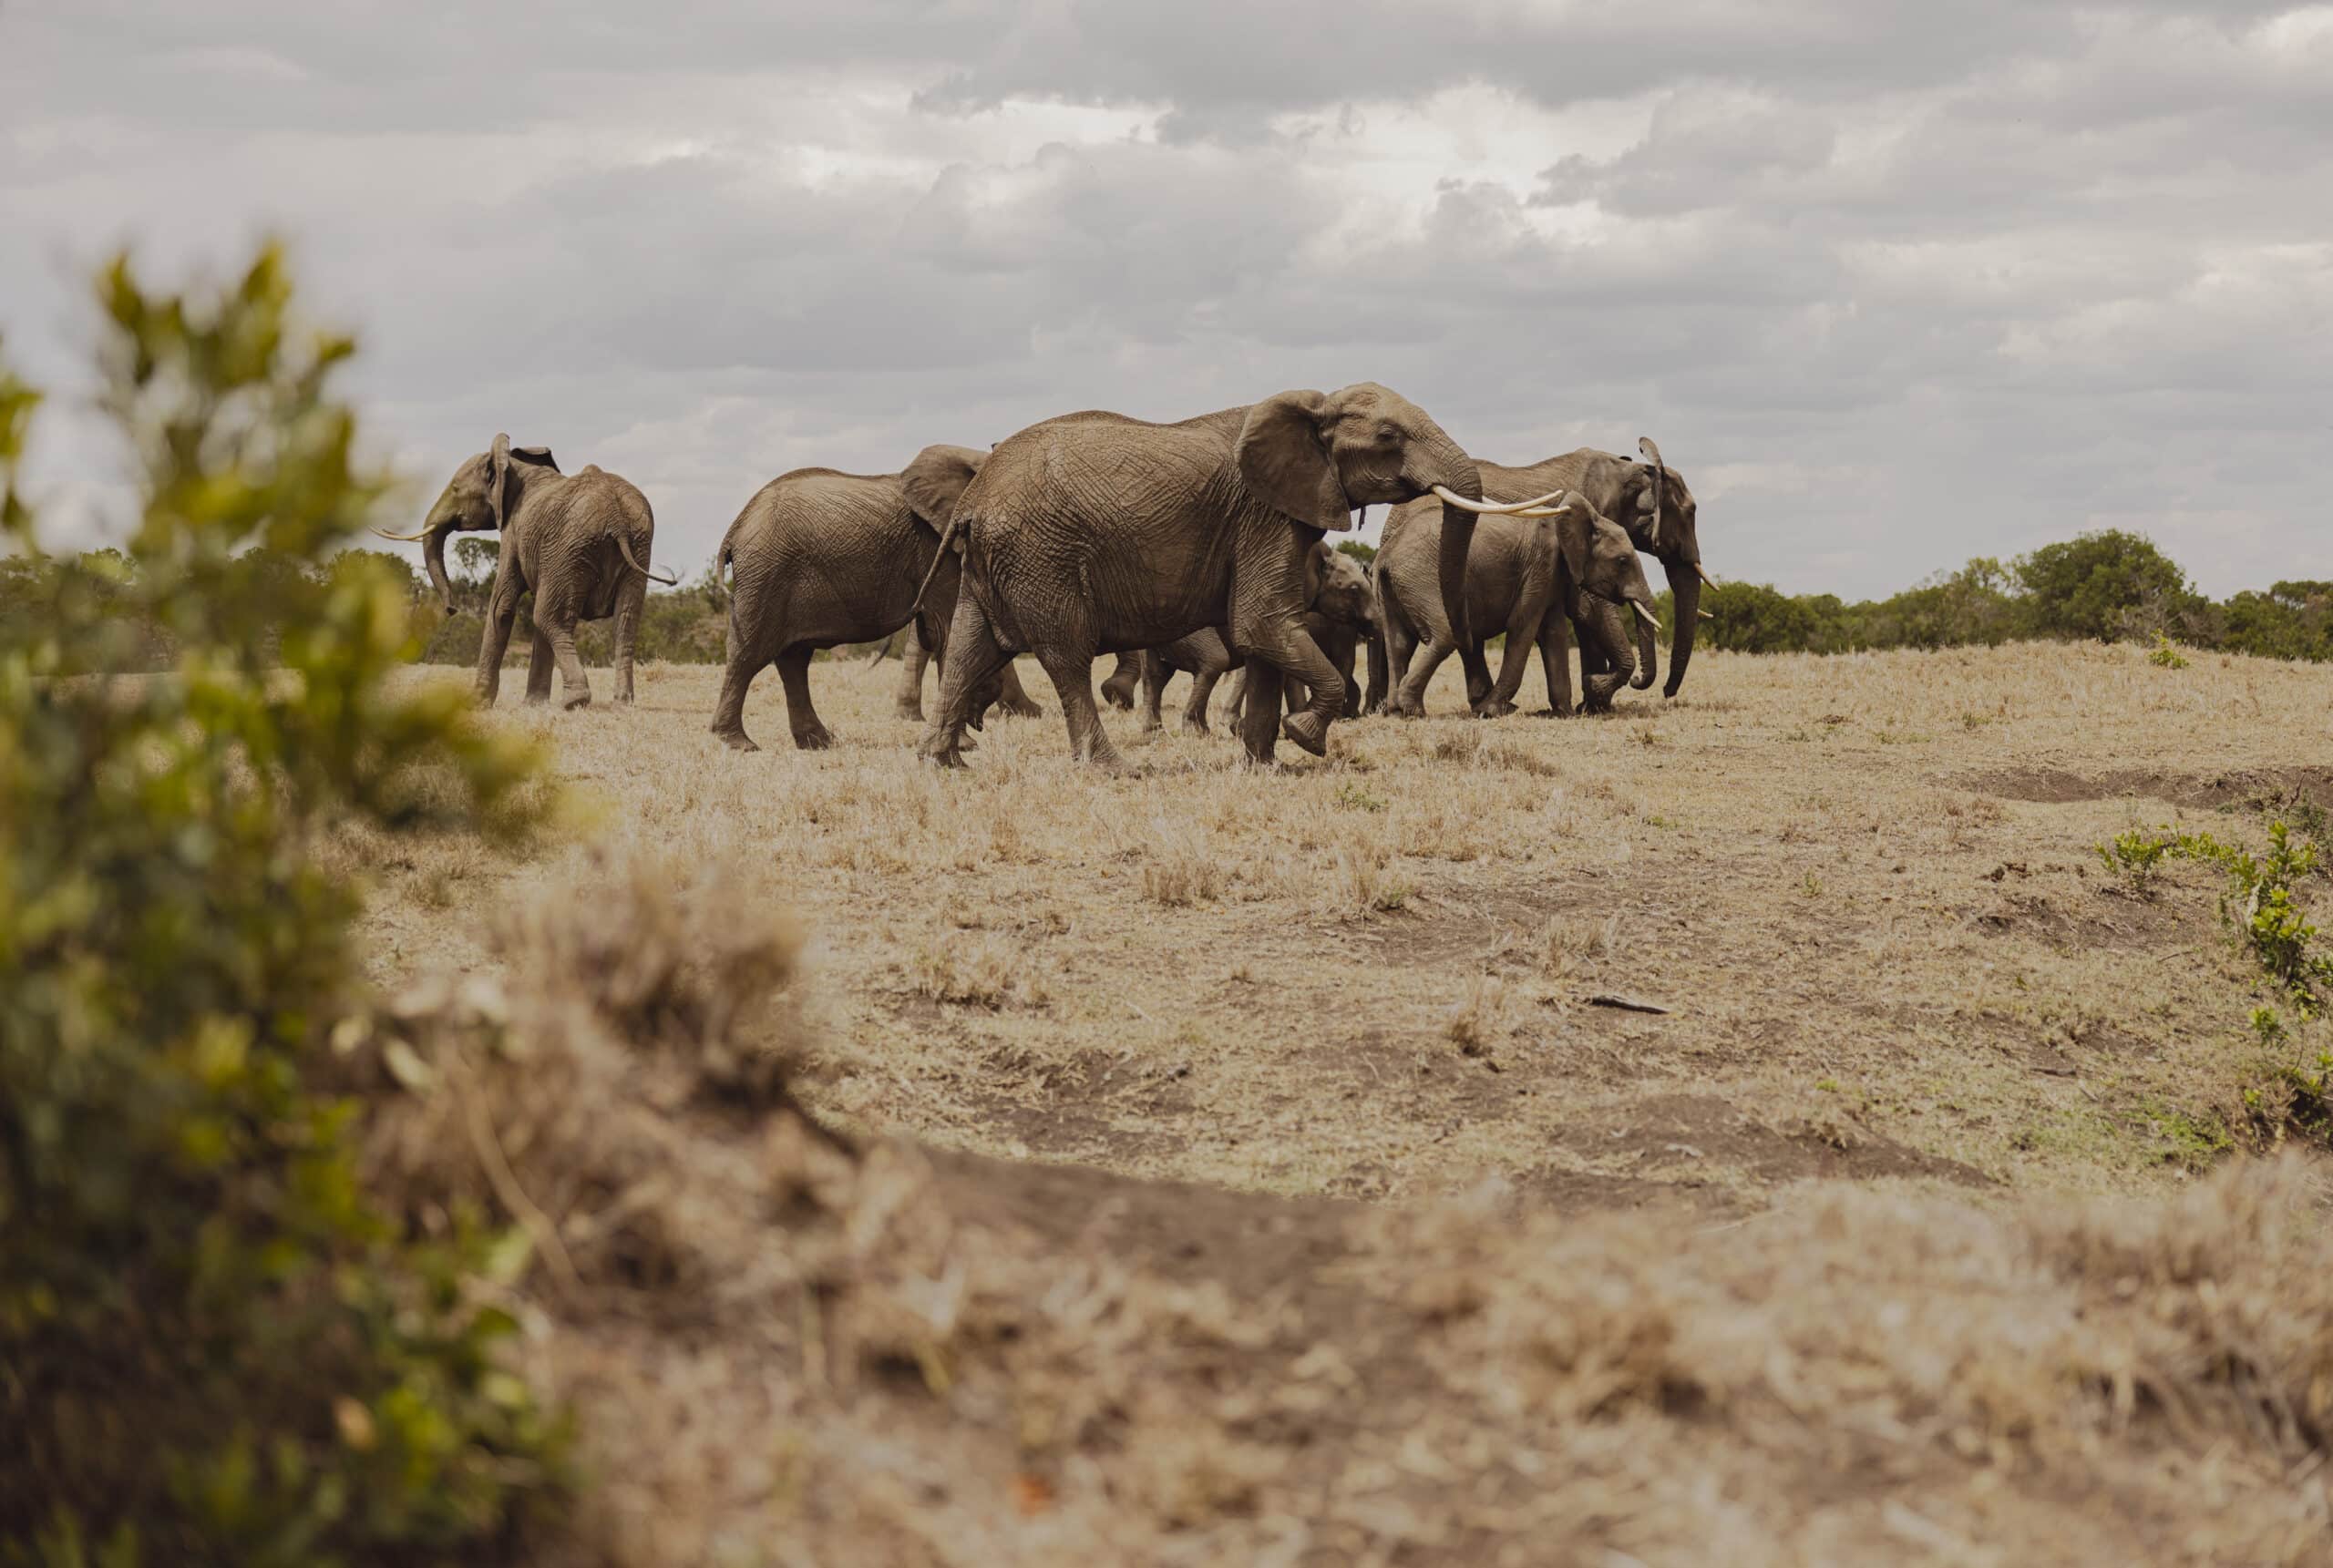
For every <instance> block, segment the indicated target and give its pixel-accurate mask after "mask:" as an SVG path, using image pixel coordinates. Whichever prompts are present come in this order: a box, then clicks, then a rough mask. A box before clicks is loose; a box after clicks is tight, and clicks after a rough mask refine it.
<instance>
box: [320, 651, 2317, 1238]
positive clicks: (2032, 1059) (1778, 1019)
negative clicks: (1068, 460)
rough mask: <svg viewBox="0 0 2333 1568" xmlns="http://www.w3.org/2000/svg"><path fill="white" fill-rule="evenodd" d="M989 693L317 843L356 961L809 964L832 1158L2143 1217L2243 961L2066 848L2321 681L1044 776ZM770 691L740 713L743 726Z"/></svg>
mask: <svg viewBox="0 0 2333 1568" xmlns="http://www.w3.org/2000/svg"><path fill="white" fill-rule="evenodd" d="M1023 674H1024V678H1026V679H1029V680H1030V682H1031V690H1032V691H1033V692H1038V693H1039V694H1040V696H1041V698H1042V699H1043V700H1045V702H1046V706H1047V708H1048V710H1049V711H1048V713H1047V716H1046V717H1044V718H1043V719H1041V720H1035V721H1027V722H1019V721H1012V720H1000V721H996V722H992V723H991V724H990V725H989V727H988V729H987V731H986V732H985V733H984V734H982V736H981V737H980V741H981V749H980V750H979V751H977V752H976V753H973V754H972V756H971V770H970V771H969V772H967V773H963V774H938V773H935V772H933V771H931V770H930V769H927V768H925V767H922V766H920V764H918V763H917V762H916V760H915V759H914V758H913V757H912V756H911V755H910V743H911V741H912V739H913V737H914V734H915V733H916V732H915V727H914V726H913V725H912V724H910V723H904V722H902V721H900V720H898V719H896V718H894V717H892V716H891V715H890V712H889V704H890V693H891V683H892V682H893V680H894V678H895V676H894V671H892V670H891V668H890V667H889V666H884V667H879V668H878V669H874V670H867V669H864V668H861V667H859V666H858V665H856V664H854V663H848V662H842V661H837V662H832V663H823V664H821V665H819V666H818V667H817V670H816V671H815V675H814V680H815V683H816V686H817V692H818V700H819V702H820V704H821V711H822V712H824V713H825V714H826V715H827V721H828V723H829V724H830V725H831V727H832V728H833V729H834V731H835V733H836V735H837V737H838V745H837V747H836V748H835V749H834V750H832V751H828V752H822V753H797V752H794V751H790V750H784V749H778V748H773V749H771V750H768V751H766V752H764V753H759V754H757V755H751V756H739V755H735V754H732V753H728V752H727V751H725V749H724V748H722V747H721V746H720V745H719V743H717V742H715V741H714V738H713V737H712V736H711V735H709V734H708V733H705V731H704V724H705V722H706V716H707V714H708V713H709V712H710V711H711V703H712V699H713V693H714V684H715V682H716V681H717V679H718V671H714V670H709V669H697V668H689V667H650V668H647V669H644V670H643V671H642V676H641V686H640V705H639V706H638V707H637V708H636V709H634V710H632V711H630V712H623V711H618V710H614V709H609V708H595V709H592V710H591V711H588V712H581V713H576V714H565V713H557V712H541V711H522V710H516V709H509V708H506V709H505V710H503V712H504V713H505V715H506V717H505V720H504V722H507V723H512V724H518V725H523V726H526V727H528V728H529V729H531V730H536V731H540V733H543V734H544V735H545V736H546V737H547V738H548V739H550V741H551V742H552V743H553V744H554V746H555V748H556V751H557V754H558V757H559V759H560V768H561V770H562V771H563V773H564V774H566V776H567V777H568V778H569V779H570V781H572V783H573V784H574V785H575V793H576V795H577V797H578V798H579V800H580V801H581V815H582V821H581V825H579V827H578V828H577V830H576V834H575V841H574V843H573V844H572V845H571V846H570V847H566V848H562V849H560V850H557V851H555V852H553V853H550V854H548V855H546V856H543V857H542V858H540V860H538V861H535V862H532V863H527V864H513V863H505V862H501V861H498V860H496V859H495V858H494V857H492V856H488V855H485V854H483V853H482V852H480V851H478V849H476V848H475V846H472V845H468V844H466V843H464V842H460V841H447V842H446V843H444V844H442V845H437V846H436V847H435V848H434V849H427V848H426V849H424V850H422V851H419V852H407V853H408V854H409V858H408V859H407V860H406V861H405V862H402V863H395V864H373V863H371V861H370V857H369V852H368V850H367V847H366V846H365V845H355V846H351V848H350V849H349V850H348V852H347V853H349V854H350V855H351V856H353V858H354V859H355V861H356V862H358V863H361V864H365V865H366V866H369V869H370V870H371V871H372V873H373V874H374V875H375V877H376V879H377V881H378V885H379V896H378V897H377V898H376V901H375V912H374V914H373V916H372V917H371V929H372V932H373V934H374V935H375V937H376V938H377V939H378V946H377V957H378V962H379V965H380V968H381V971H382V973H383V974H384V976H385V977H398V976H403V975H406V974H411V973H414V972H417V971H418V970H419V969H421V968H427V967H432V966H438V965H451V966H453V967H455V968H466V967H473V966H489V965H490V963H491V960H490V959H489V958H488V957H487V956H486V954H485V953H484V951H483V950H482V948H481V946H480V943H479V937H478V933H479V931H480V929H481V926H482V922H483V920H484V918H485V917H487V916H488V915H489V914H490V913H491V912H493V911H495V910H497V909H498V908H502V907H508V906H510V905H512V904H514V903H519V902H523V901H525V900H526V899H528V898H529V897H532V896H533V895H534V894H535V893H536V892H537V891H539V890H540V889H544V888H549V887H555V886H560V884H561V883H563V882H564V881H566V880H568V879H569V878H570V877H572V876H574V875H576V872H577V866H578V863H579V862H580V861H581V859H583V858H584V857H585V856H590V855H592V854H596V853H600V852H601V851H602V850H605V851H612V852H615V853H618V854H622V853H627V852H629V851H631V850H633V849H637V848H645V849H651V850H653V851H655V852H657V853H659V854H660V855H663V856H669V857H670V858H672V859H673V861H674V862H676V863H678V864H681V865H684V866H703V867H718V868H721V869H723V870H724V871H725V872H726V873H727V874H728V875H729V876H730V878H731V881H732V885H733V886H735V888H736V889H738V891H737V892H736V893H735V895H734V896H735V897H736V898H737V899H738V900H739V901H740V902H741V904H743V905H747V906H754V905H768V906H771V907H784V908H787V909H791V910H796V911H798V912H799V914H800V916H801V917H802V919H803V920H804V923H805V925H806V926H807V927H808V928H809V929H811V930H812V931H814V932H815V933H816V937H815V940H814V943H813V946H812V948H811V950H810V952H809V953H808V955H807V958H806V963H807V968H808V971H809V974H810V976H811V977H812V981H813V983H812V985H811V986H810V988H809V989H810V993H811V996H812V998H813V999H812V1001H811V1003H810V1005H811V1006H812V1008H813V1009H814V1010H815V1013H816V1017H815V1019H814V1023H815V1026H816V1028H815V1031H814V1032H815V1033H816V1036H817V1040H818V1045H817V1059H818V1065H817V1071H816V1072H815V1074H814V1076H812V1077H811V1078H810V1079H809V1080H808V1081H807V1083H806V1085H805V1086H804V1092H805V1094H806V1096H807V1098H808V1099H809V1100H811V1102H813V1103H814V1104H816V1105H817V1108H818V1109H819V1110H820V1111H821V1112H822V1113H824V1114H826V1115H827V1116H828V1117H829V1118H830V1119H832V1120H834V1121H836V1122H838V1124H840V1125H844V1126H848V1127H853V1128H857V1129H860V1130H863V1131H879V1132H899V1133H905V1134H910V1135H912V1136H914V1137H916V1138H919V1139H920V1140H923V1141H925V1142H928V1143H931V1144H934V1145H937V1146H940V1147H942V1148H956V1149H961V1150H966V1151H970V1152H974V1153H986V1154H993V1155H1000V1156H1005V1157H1012V1158H1024V1157H1034V1158H1040V1159H1047V1160H1063V1161H1083V1162H1090V1163H1096V1164H1100V1165H1103V1166H1105V1167H1108V1168H1110V1169H1113V1170H1116V1171H1119V1172H1123V1173H1129V1174H1136V1175H1143V1176H1158V1177H1174V1178H1182V1179H1192V1180H1201V1181H1207V1182H1212V1183H1218V1184H1226V1185H1228V1186H1233V1187H1240V1188H1249V1189H1255V1190H1260V1191H1268V1192H1274V1193H1280V1194H1331V1195H1348V1196H1369V1197H1399V1198H1416V1197H1423V1196H1429V1195H1433V1194H1447V1193H1451V1192H1455V1191H1459V1190H1462V1189H1464V1188H1465V1187H1466V1186H1468V1185H1469V1184H1472V1183H1473V1182H1474V1181H1475V1180H1476V1179H1477V1178H1478V1177H1480V1176H1482V1175H1484V1174H1486V1173H1495V1174H1498V1175H1501V1176H1504V1177H1506V1178H1508V1179H1511V1180H1513V1181H1515V1182H1516V1183H1517V1184H1519V1185H1521V1186H1522V1187H1523V1188H1524V1189H1525V1190H1526V1191H1535V1190H1536V1191H1538V1192H1540V1193H1543V1194H1547V1195H1548V1196H1550V1197H1552V1198H1554V1199H1556V1200H1557V1201H1562V1202H1567V1203H1583V1204H1612V1203H1624V1204H1633V1203H1639V1202H1646V1201H1669V1200H1672V1199H1677V1198H1680V1197H1690V1198H1691V1199H1692V1200H1693V1201H1695V1202H1697V1203H1700V1204H1703V1205H1704V1206H1715V1207H1719V1208H1725V1207H1730V1206H1741V1205H1743V1204H1749V1205H1752V1206H1754V1205H1755V1204H1761V1203H1763V1202H1765V1201H1766V1199H1767V1197H1768V1195H1769V1194H1771V1193H1772V1192H1773V1191H1774V1190H1775V1189H1777V1188H1779V1187H1783V1186H1786V1185H1787V1184H1790V1183H1793V1182H1795V1181H1798V1180H1800V1179H1803V1178H1806V1177H1811V1176H1819V1175H1851V1176H1872V1177H1886V1178H1890V1179H1902V1180H1906V1181H1910V1182H1914V1183H1921V1184H1957V1185H1963V1186H1973V1185H1976V1184H2002V1185H2003V1186H2004V1187H2006V1188H2007V1189H2009V1190H2016V1189H2021V1188H2042V1189H2057V1190H2071V1191H2077V1192H2102V1191H2160V1190H2163V1189H2166V1188H2169V1187H2173V1186H2175V1185H2176V1184H2179V1183H2180V1182H2182V1181H2184V1180H2186V1179H2188V1176H2189V1174H2190V1172H2191V1169H2192V1168H2193V1166H2194V1164H2195V1163H2198V1160H2199V1158H2200V1157H2202V1156H2204V1155H2205V1154H2207V1153H2208V1152H2209V1151H2208V1148H2207V1145H2208V1143H2209V1142H2210V1139H2211V1136H2212V1129H2213V1128H2214V1127H2215V1125H2218V1124H2219V1123H2221V1122H2226V1121H2229V1120H2232V1119H2233V1118H2234V1116H2235V1114H2236V1112H2238V1111H2239V1110H2240V1100H2241V1093H2242V1090H2243V1087H2244V1085H2245V1083H2246V1081H2247V1074H2249V1073H2251V1072H2252V1071H2254V1070H2255V1067H2256V1061H2257V1058H2258V1054H2259V1052H2258V1048H2257V1046H2256V1043H2255V1042H2253V1041H2252V1040H2251V1038H2250V1035H2249V1031H2248V1030H2247V1027H2246V1009H2247V1007H2248V1005H2249V999H2248V997H2247V994H2246V989H2245V988H2246V971H2245V969H2244V967H2243V965H2242V963H2241V962H2240V961H2239V960H2238V959H2236V958H2234V957H2232V956H2230V955H2229V953H2228V952H2227V951H2226V949H2225V946H2224V944H2223V943H2222V942H2221V940H2220V938H2219V936H2218V933H2217V930H2216V928H2215V917H2214V914H2213V908H2214V900H2215V890H2216V884H2215V881H2214V879H2213V876H2212V874H2210V873H2208V872H2206V871H2205V870H2203V869H2201V868H2189V869H2187V870H2184V871H2182V872H2178V873H2176V874H2174V876H2172V877H2171V879H2170V882H2169V885H2168V886H2166V888H2165V889H2164V891H2163V894H2162V895H2161V896H2160V897H2159V898H2158V899H2157V900H2156V901H2155V902H2153V903H2141V902H2138V901H2135V900H2133V899H2131V898H2129V897H2122V896H2121V895H2120V894H2119V893H2118V892H2117V890H2116V889H2115V888H2114V887H2113V886H2112V881H2111V878H2109V877H2107V876H2105V875H2104V874H2103V872H2102V868H2101V866H2099V865H2098V864H2097V862H2096V860H2095V858H2094V857H2093V856H2092V854H2091V845H2093V844H2095V843H2096V842H2098V841H2099V840H2101V839H2102V838H2106V837H2109V836H2111V835H2113V834H2114V833H2116V832H2119V831H2121V830H2122V829H2124V828H2127V827H2131V826H2133V825H2153V824H2156V823H2161V822H2172V821H2180V822H2187V823H2190V824H2207V825H2210V826H2212V827H2213V828H2214V830H2215V831H2216V832H2220V833H2222V834H2224V835H2225V834H2230V833H2234V834H2237V835H2246V834H2248V835H2252V836H2255V837H2256V836H2257V818H2256V816H2255V815H2252V814H2250V813H2245V812H2240V813H2238V814H2237V815H2224V814H2223V813H2221V812H2219V811H2217V810H2215V806H2217V805H2219V804H2235V803H2240V802H2242V801H2244V800H2246V799H2248V798H2251V797H2253V796H2259V795H2267V794H2275V793H2276V792H2278V791H2283V790H2289V789H2294V788H2299V789H2302V790H2304V791H2310V790H2313V791H2315V792H2316V794H2317V797H2318V798H2319V799H2326V798H2333V768H2328V757H2333V748H2329V747H2328V738H2333V737H2329V736H2328V723H2333V720H2329V718H2328V716H2329V715H2333V671H2328V670H2323V669H2315V668H2309V667H2300V666H2287V665H2280V664H2275V663H2269V662H2265V661H2253V660H2246V659H2224V658H2218V657H2208V658H2199V659H2197V660H2195V661H2194V666H2193V667H2192V668H2190V669H2187V670H2184V671H2170V670H2163V669H2160V668H2157V667H2154V666H2151V665H2149V664H2148V663H2147V662H2146V661H2145V660H2144V658H2143V656H2142V654H2141V653H2139V652H2138V651H2133V650H2127V649H2112V648H2096V647H2090V648H2072V649H2061V648H2056V647H2047V648H2044V647H2020V648H2010V649H2004V650H1998V651H1953V652H1943V653H1935V654H1916V653H1898V654H1883V655H1871V656H1863V657H1853V658H1840V659H1827V660H1825V659H1815V658H1775V659H1750V658H1742V657H1728V656H1724V655H1717V654H1711V655H1704V656H1703V657H1702V658H1701V659H1700V660H1698V661H1696V663H1695V666H1694V669H1693V671H1692V676H1691V682H1690V683H1689V685H1688V687H1687V690H1686V692H1685V695H1684V696H1683V698H1682V699H1681V700H1680V701H1679V702H1673V703H1660V702H1657V701H1647V700H1646V699H1643V698H1639V697H1636V696H1634V695H1633V694H1630V695H1628V696H1624V697H1623V699H1622V702H1621V707H1620V711H1619V713H1618V714H1616V715H1615V716H1614V717H1612V718H1610V719H1607V720H1601V721H1598V720H1574V721H1568V722H1557V721H1554V720H1551V719H1546V718H1536V717H1527V716H1516V717H1514V718H1511V719H1507V720H1504V721H1500V722H1498V723H1487V724H1486V723H1477V722H1474V721H1470V720H1465V719H1462V718H1456V717H1449V718H1438V719H1433V720H1428V721H1425V722H1422V723H1403V722H1401V721H1397V720H1393V719H1372V720H1367V721H1363V722H1360V723H1350V724H1341V725H1339V726H1338V727H1337V729H1336V731H1335V732H1334V736H1333V744H1332V747H1331V757H1330V758H1329V759H1328V760H1327V761H1326V762H1312V761H1310V760H1309V759H1301V758H1300V759H1299V760H1298V761H1297V762H1296V763H1295V764H1293V765H1290V766H1285V767H1282V768H1280V769H1278V770H1274V771H1269V772H1259V771H1258V770H1255V769H1253V768H1250V767H1248V766H1245V765H1243V764H1241V763H1240V761H1239V760H1238V751H1237V748H1236V746H1235V745H1234V744H1233V743H1231V742H1229V741H1228V740H1224V739H1212V740H1209V739H1200V738H1191V737H1187V736H1184V735H1181V734H1179V733H1175V732H1173V731H1171V730H1170V731H1168V732H1167V733H1164V734H1162V735H1160V736H1158V737H1156V738H1155V739H1153V740H1151V741H1149V742H1148V743H1144V742H1143V741H1141V739H1140V738H1139V737H1137V736H1136V733H1134V726H1133V722H1132V717H1131V715H1126V714H1113V715H1112V716H1111V720H1110V722H1111V723H1112V725H1113V728H1114V732H1115V733H1114V739H1115V740H1117V741H1118V742H1119V743H1120V744H1121V745H1122V746H1124V747H1125V749H1126V751H1127V753H1128V754H1129V755H1130V756H1132V757H1136V758H1138V759H1139V760H1140V761H1141V762H1142V763H1143V764H1145V766H1146V776H1143V777H1139V778H1136V779H1131V780H1122V781H1113V780H1105V779H1099V778H1095V777H1092V776H1090V775H1089V774H1086V773H1084V772H1083V771H1081V770H1079V769H1077V768H1076V767H1074V765H1073V764H1071V763H1070V761H1069V759H1068V756H1067V747H1066V744H1065V743H1064V738H1063V734H1062V730H1061V724H1060V722H1059V719H1058V716H1057V714H1055V713H1053V712H1051V710H1052V708H1053V703H1052V702H1051V700H1050V692H1049V690H1048V688H1047V683H1046V682H1043V681H1042V680H1038V679H1035V674H1034V671H1030V670H1024V671H1023ZM414 678H415V679H423V680H430V679H435V680H458V679H460V678H461V677H460V676H459V675H458V674H457V673H456V672H452V671H446V672H426V673H416V676H415V677H414ZM764 687H765V688H766V689H759V688H757V689H756V692H755V699H754V701H755V705H756V712H753V713H749V714H748V716H747V717H748V723H749V724H753V725H757V726H758V727H759V729H760V730H761V731H762V732H764V733H776V734H780V735H782V734H783V733H784V724H783V723H782V709H781V705H780V704H781V699H780V697H779V694H778V692H777V691H776V682H775V681H768V682H764ZM1433 695H1434V701H1433V702H1432V703H1431V704H1430V706H1431V707H1432V708H1433V709H1434V711H1436V712H1444V713H1453V712H1456V710H1457V709H1458V707H1459V702H1458V698H1457V695H1456V693H1455V691H1454V688H1453V687H1452V686H1450V685H1449V684H1447V683H1446V682H1445V683H1444V685H1441V686H1438V687H1437V688H1436V690H1435V692H1434V694H1433ZM740 913H741V914H749V913H751V910H750V909H742V908H741V911H740ZM1598 992H1619V993H1623V994H1626V995H1629V996H1632V997H1641V998H1645V999H1650V1000H1652V1001H1655V1002H1657V1003H1659V1004H1661V1005H1664V1006H1667V1007H1669V1008H1670V1009H1671V1010H1670V1012H1669V1013H1668V1014H1667V1015H1665V1016H1663V1015H1652V1014H1643V1013H1632V1012H1625V1011H1617V1010H1608V1009H1602V1008H1591V1007H1588V1006H1584V1005H1582V999H1583V998H1585V997H1587V996H1588V995H1590V994H1593V993H1598ZM1486 999H1488V1000H1487V1001H1486Z"/></svg>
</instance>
